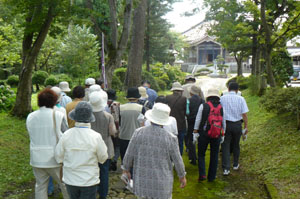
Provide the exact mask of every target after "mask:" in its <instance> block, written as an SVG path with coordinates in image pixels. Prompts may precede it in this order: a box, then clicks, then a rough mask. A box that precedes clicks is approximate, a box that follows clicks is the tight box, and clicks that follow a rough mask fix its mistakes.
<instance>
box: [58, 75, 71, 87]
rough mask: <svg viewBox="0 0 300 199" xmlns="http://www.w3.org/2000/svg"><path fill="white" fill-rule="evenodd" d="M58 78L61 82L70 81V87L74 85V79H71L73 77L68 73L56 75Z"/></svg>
mask: <svg viewBox="0 0 300 199" xmlns="http://www.w3.org/2000/svg"><path fill="white" fill-rule="evenodd" d="M56 79H57V81H58V83H59V82H68V83H69V87H70V88H72V87H73V81H72V79H71V77H69V76H68V75H67V74H64V73H62V74H59V75H56Z"/></svg>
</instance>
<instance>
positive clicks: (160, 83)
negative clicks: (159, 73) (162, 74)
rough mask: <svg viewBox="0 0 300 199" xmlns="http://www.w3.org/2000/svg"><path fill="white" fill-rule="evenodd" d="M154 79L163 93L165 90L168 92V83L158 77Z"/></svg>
mask: <svg viewBox="0 0 300 199" xmlns="http://www.w3.org/2000/svg"><path fill="white" fill-rule="evenodd" d="M154 79H155V81H156V82H157V84H158V86H159V88H160V90H162V91H163V90H166V89H167V84H166V82H165V81H164V80H162V79H160V78H158V77H155V78H154Z"/></svg>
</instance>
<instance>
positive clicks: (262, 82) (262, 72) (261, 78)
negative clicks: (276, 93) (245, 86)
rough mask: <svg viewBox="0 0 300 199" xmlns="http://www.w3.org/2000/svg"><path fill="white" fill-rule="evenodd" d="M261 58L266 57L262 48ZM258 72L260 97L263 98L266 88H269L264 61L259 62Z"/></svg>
mask: <svg viewBox="0 0 300 199" xmlns="http://www.w3.org/2000/svg"><path fill="white" fill-rule="evenodd" d="M259 52H260V53H259V56H258V59H259V58H260V57H264V56H265V51H264V50H261V48H259ZM258 71H259V74H258V75H257V77H258V88H259V89H258V96H262V95H264V94H265V91H266V88H267V81H266V77H265V63H264V61H261V60H260V59H259V62H258Z"/></svg>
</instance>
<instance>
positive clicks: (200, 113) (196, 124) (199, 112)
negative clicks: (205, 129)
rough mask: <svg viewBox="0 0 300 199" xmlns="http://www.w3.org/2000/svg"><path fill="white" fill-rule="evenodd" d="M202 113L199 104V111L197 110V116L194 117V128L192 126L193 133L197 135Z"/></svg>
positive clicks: (201, 107) (201, 106)
mask: <svg viewBox="0 0 300 199" xmlns="http://www.w3.org/2000/svg"><path fill="white" fill-rule="evenodd" d="M202 112H203V104H201V105H200V106H199V109H198V112H197V116H196V120H195V126H194V133H198V130H199V126H200V123H201V119H202Z"/></svg>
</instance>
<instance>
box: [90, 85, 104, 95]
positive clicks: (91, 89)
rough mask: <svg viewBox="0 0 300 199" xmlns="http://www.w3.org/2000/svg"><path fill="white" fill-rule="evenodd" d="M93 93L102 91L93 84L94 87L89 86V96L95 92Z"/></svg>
mask: <svg viewBox="0 0 300 199" xmlns="http://www.w3.org/2000/svg"><path fill="white" fill-rule="evenodd" d="M95 91H102V88H101V86H99V85H98V84H94V85H92V86H90V88H89V94H91V93H92V92H95Z"/></svg>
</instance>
